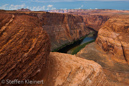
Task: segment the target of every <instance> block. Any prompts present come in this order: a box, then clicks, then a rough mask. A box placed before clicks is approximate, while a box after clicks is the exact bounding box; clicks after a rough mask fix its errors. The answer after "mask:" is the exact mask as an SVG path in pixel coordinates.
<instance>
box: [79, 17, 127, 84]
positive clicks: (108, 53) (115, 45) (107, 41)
mask: <svg viewBox="0 0 129 86" xmlns="http://www.w3.org/2000/svg"><path fill="white" fill-rule="evenodd" d="M128 20H129V15H116V16H115V17H112V18H110V19H109V20H108V21H107V22H106V23H105V24H104V26H103V27H102V28H100V30H99V32H98V37H97V39H96V42H95V43H92V44H89V45H87V46H86V47H85V48H84V49H82V50H81V51H80V52H79V53H78V54H77V56H79V57H82V58H85V59H88V60H94V61H95V62H97V63H99V64H100V65H101V66H102V67H103V69H104V73H105V75H106V77H107V78H108V80H109V82H110V83H114V84H115V85H116V86H128V85H129V83H128V82H129V65H128V64H129V61H128V58H129V57H128V56H129V21H128Z"/></svg>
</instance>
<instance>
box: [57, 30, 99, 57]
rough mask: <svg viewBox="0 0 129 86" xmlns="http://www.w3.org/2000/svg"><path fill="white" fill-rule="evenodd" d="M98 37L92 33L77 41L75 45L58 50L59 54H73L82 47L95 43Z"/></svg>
mask: <svg viewBox="0 0 129 86" xmlns="http://www.w3.org/2000/svg"><path fill="white" fill-rule="evenodd" d="M96 36H97V34H94V33H90V34H89V35H87V36H86V37H85V38H84V39H82V40H79V41H76V42H74V43H73V44H70V45H67V46H65V47H64V48H62V49H60V50H58V51H57V52H61V53H68V54H73V52H77V51H79V50H78V49H80V47H82V46H85V45H86V44H88V43H91V42H93V41H94V40H95V39H96ZM76 50H77V51H76Z"/></svg>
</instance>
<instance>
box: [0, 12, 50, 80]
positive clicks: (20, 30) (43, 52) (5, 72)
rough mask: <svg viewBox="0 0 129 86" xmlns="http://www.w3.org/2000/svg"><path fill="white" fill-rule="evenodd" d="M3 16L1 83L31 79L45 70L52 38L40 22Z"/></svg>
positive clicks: (0, 46)
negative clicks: (50, 38)
mask: <svg viewBox="0 0 129 86" xmlns="http://www.w3.org/2000/svg"><path fill="white" fill-rule="evenodd" d="M1 15H2V16H4V17H5V18H3V17H2V16H0V22H2V23H1V24H0V26H1V29H0V81H1V80H3V79H10V80H13V79H19V80H24V79H28V78H31V77H33V76H34V75H36V74H37V73H38V72H39V70H40V69H41V68H42V67H43V66H44V64H45V62H46V59H47V57H48V55H49V53H50V40H49V37H48V35H47V34H46V32H44V31H43V29H42V27H41V25H40V23H39V22H40V21H39V20H38V18H35V17H32V16H27V15H22V16H17V15H12V14H6V15H5V14H1ZM10 16H11V18H10ZM7 18H8V19H7ZM34 21H35V22H34Z"/></svg>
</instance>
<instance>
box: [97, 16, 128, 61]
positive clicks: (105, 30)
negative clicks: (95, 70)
mask: <svg viewBox="0 0 129 86" xmlns="http://www.w3.org/2000/svg"><path fill="white" fill-rule="evenodd" d="M96 43H97V44H99V45H100V46H101V47H102V48H103V50H104V51H106V52H108V53H110V54H112V55H113V56H114V57H113V59H114V60H116V61H118V62H123V63H124V62H127V63H128V64H129V16H128V15H124V16H123V15H121V16H117V17H113V18H111V19H109V20H108V21H107V22H106V23H105V25H104V26H103V27H102V28H101V29H100V30H99V32H98V37H97V40H96Z"/></svg>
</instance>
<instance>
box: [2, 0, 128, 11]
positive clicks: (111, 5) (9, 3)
mask: <svg viewBox="0 0 129 86" xmlns="http://www.w3.org/2000/svg"><path fill="white" fill-rule="evenodd" d="M21 8H28V9H30V10H32V11H42V10H55V9H116V10H129V0H1V1H0V9H4V10H17V9H21Z"/></svg>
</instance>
